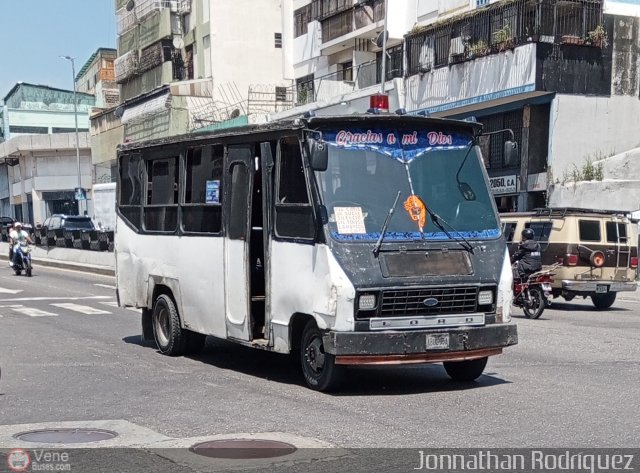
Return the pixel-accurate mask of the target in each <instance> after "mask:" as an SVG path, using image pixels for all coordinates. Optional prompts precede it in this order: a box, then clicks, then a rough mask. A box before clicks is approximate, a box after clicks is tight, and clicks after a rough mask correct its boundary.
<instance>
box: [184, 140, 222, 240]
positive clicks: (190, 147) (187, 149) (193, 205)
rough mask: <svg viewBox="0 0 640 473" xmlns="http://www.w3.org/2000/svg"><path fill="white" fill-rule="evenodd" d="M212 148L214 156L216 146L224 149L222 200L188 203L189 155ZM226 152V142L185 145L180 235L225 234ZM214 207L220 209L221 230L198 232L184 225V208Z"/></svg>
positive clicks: (204, 235)
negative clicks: (194, 151) (197, 150)
mask: <svg viewBox="0 0 640 473" xmlns="http://www.w3.org/2000/svg"><path fill="white" fill-rule="evenodd" d="M207 147H209V148H211V152H212V156H214V157H215V156H216V155H215V154H214V151H215V149H216V148H221V149H222V156H221V159H222V167H221V168H220V169H221V172H220V186H221V189H219V194H218V195H219V198H220V202H218V203H209V204H207V203H206V202H203V203H193V202H190V203H187V202H186V194H187V172H188V169H187V156H188V154H189V152H190V151H193V150H195V149H204V148H207ZM226 154H227V145H226V144H224V143H220V142H217V141H213V142H205V143H198V144H193V145H187V146H186V147H185V150H184V153H183V154H182V156H183V158H182V160H181V162H182V165H181V174H180V179H179V184H178V185H179V186H180V192H179V212H178V231H179V234H180V235H185V236H200V237H207V236H216V237H220V236H224V235H225V224H224V218H225V211H224V201H225V199H224V193H225V188H226V186H227V182H226V180H225V170H226V169H225V163H226ZM199 207H202V208H212V207H216V208H218V210H219V219H220V222H219V223H220V230H218V231H217V232H198V231H193V230H185V227H184V220H185V219H184V210H185V209H192V208H199Z"/></svg>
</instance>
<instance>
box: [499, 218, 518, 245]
mask: <svg viewBox="0 0 640 473" xmlns="http://www.w3.org/2000/svg"><path fill="white" fill-rule="evenodd" d="M516 225H517V223H514V222H505V223H503V224H502V233H504V238H505V240H506V241H507V243H511V242H512V241H513V237H514V235H515V233H516Z"/></svg>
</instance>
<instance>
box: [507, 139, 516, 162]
mask: <svg viewBox="0 0 640 473" xmlns="http://www.w3.org/2000/svg"><path fill="white" fill-rule="evenodd" d="M504 164H505V166H507V167H512V166H515V165H516V164H518V143H516V142H515V141H510V140H509V141H505V142H504Z"/></svg>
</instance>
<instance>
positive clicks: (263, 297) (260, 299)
mask: <svg viewBox="0 0 640 473" xmlns="http://www.w3.org/2000/svg"><path fill="white" fill-rule="evenodd" d="M264 300H265V296H251V302H260V301H264Z"/></svg>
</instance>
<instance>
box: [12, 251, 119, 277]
mask: <svg viewBox="0 0 640 473" xmlns="http://www.w3.org/2000/svg"><path fill="white" fill-rule="evenodd" d="M0 260H2V261H9V257H8V256H7V255H0ZM33 263H34V265H39V266H48V267H51V268H60V269H73V270H75V271H82V272H85V273H93V274H100V275H103V276H115V275H116V270H115V269H113V268H109V267H106V266H91V265H88V264H81V263H72V262H69V261H58V260H52V259H41V258H33Z"/></svg>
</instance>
